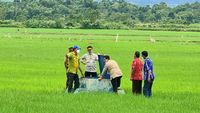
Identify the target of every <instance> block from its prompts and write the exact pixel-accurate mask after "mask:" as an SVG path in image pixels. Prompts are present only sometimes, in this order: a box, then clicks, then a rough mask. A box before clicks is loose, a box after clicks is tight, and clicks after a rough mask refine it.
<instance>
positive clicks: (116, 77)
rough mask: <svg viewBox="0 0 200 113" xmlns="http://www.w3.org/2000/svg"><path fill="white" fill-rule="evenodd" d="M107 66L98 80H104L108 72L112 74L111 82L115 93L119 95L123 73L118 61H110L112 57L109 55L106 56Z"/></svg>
mask: <svg viewBox="0 0 200 113" xmlns="http://www.w3.org/2000/svg"><path fill="white" fill-rule="evenodd" d="M104 61H105V66H104V69H103V71H102V73H101V75H100V77H99V78H98V79H99V80H102V79H103V75H104V74H105V73H106V71H107V70H108V72H109V73H110V80H111V83H112V86H113V92H115V93H117V89H119V88H120V82H121V78H122V72H121V70H120V68H119V66H118V64H117V62H116V61H114V60H110V57H109V56H108V55H106V56H104Z"/></svg>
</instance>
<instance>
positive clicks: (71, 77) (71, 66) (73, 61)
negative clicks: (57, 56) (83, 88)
mask: <svg viewBox="0 0 200 113" xmlns="http://www.w3.org/2000/svg"><path fill="white" fill-rule="evenodd" d="M79 50H80V48H79V47H78V46H74V47H73V52H70V53H68V54H67V64H68V68H67V76H68V92H69V93H70V92H72V87H73V83H74V91H75V90H76V89H77V88H78V87H79V77H78V70H79V71H80V72H81V75H82V76H83V72H82V70H81V68H80V62H79V56H78V52H79Z"/></svg>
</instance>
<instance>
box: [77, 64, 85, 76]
mask: <svg viewBox="0 0 200 113" xmlns="http://www.w3.org/2000/svg"><path fill="white" fill-rule="evenodd" d="M78 64H79V66H78V69H79V71H80V72H81V76H82V77H84V75H83V71H82V69H81V66H80V60H79V61H78Z"/></svg>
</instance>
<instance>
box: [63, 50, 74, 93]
mask: <svg viewBox="0 0 200 113" xmlns="http://www.w3.org/2000/svg"><path fill="white" fill-rule="evenodd" d="M73 51H74V49H73V47H69V48H68V53H70V52H73ZM68 53H67V54H68ZM67 54H66V55H65V60H64V65H65V69H66V78H67V80H66V89H67V88H68V82H69V77H68V75H67V69H68V65H69V64H68V57H67Z"/></svg>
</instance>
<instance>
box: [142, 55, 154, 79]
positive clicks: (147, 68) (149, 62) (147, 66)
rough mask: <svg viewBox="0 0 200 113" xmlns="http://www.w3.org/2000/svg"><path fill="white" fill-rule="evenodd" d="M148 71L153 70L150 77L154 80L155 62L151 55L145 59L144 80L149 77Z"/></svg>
mask: <svg viewBox="0 0 200 113" xmlns="http://www.w3.org/2000/svg"><path fill="white" fill-rule="evenodd" d="M148 71H151V74H150V78H151V79H152V80H153V79H154V78H155V75H154V72H153V62H152V60H151V59H150V58H149V57H147V58H146V59H145V61H144V80H147V79H148Z"/></svg>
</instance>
